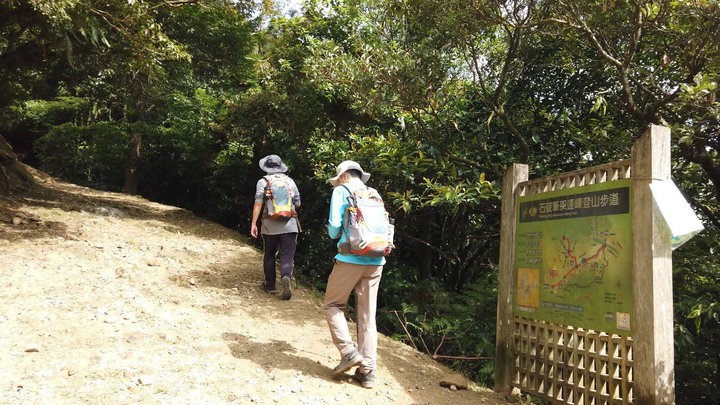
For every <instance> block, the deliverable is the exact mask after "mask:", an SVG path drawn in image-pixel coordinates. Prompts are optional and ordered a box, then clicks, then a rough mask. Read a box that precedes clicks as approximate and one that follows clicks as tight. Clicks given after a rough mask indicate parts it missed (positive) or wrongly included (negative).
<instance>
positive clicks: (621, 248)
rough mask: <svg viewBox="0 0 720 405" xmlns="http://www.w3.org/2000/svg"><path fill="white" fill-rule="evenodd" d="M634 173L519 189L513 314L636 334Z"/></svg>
mask: <svg viewBox="0 0 720 405" xmlns="http://www.w3.org/2000/svg"><path fill="white" fill-rule="evenodd" d="M630 186H631V183H630V180H618V181H613V182H607V183H599V184H594V185H590V186H585V187H575V188H570V189H564V190H557V191H552V192H548V193H542V194H536V195H531V196H526V197H520V198H519V200H518V211H517V235H516V238H515V239H516V242H515V243H516V245H515V269H516V277H515V282H516V284H515V289H516V290H515V306H514V310H515V314H516V315H519V316H524V317H527V318H532V319H537V320H543V321H547V322H553V323H559V324H563V325H572V326H574V327H580V328H585V329H594V330H598V331H604V332H608V333H617V334H620V335H624V336H631V326H632V323H631V319H630V315H631V314H632V226H631V216H630Z"/></svg>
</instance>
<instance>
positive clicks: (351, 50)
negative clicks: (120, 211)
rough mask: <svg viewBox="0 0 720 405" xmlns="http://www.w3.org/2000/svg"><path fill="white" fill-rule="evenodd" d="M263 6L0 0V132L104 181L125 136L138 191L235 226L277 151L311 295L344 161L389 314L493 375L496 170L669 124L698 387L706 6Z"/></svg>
mask: <svg viewBox="0 0 720 405" xmlns="http://www.w3.org/2000/svg"><path fill="white" fill-rule="evenodd" d="M272 3H273V2H263V5H262V10H260V11H258V13H254V12H253V10H252V4H251V3H250V2H244V1H241V2H237V1H230V0H203V1H201V2H187V3H186V2H175V3H173V2H168V1H163V0H148V1H126V0H109V1H96V0H92V1H82V2H81V1H75V0H60V1H52V2H47V1H36V0H14V1H9V2H7V1H6V2H2V3H0V34H2V35H0V92H2V94H3V95H4V96H5V97H4V98H3V99H2V100H0V131H1V132H2V133H3V134H4V135H7V137H8V140H10V141H11V143H12V144H13V146H14V147H16V150H19V149H20V150H21V151H20V154H21V155H26V156H27V157H28V159H32V158H33V156H37V157H38V158H39V159H40V162H41V167H42V168H43V169H44V170H47V171H48V172H50V173H51V174H54V175H60V176H63V177H65V178H67V179H68V180H71V181H74V182H77V183H80V184H84V185H89V186H93V187H98V188H107V189H113V190H119V189H120V187H121V186H122V185H123V180H124V178H123V175H124V173H123V170H124V167H125V164H126V163H127V162H126V159H125V156H126V155H127V152H128V148H127V147H128V144H129V140H130V137H131V135H140V136H141V138H142V150H141V151H140V155H139V161H138V167H137V173H138V181H139V185H138V191H139V192H140V193H141V194H143V195H144V196H146V197H148V198H151V199H154V200H157V201H162V202H166V203H171V204H175V205H180V206H183V207H186V208H190V209H192V210H194V211H195V212H198V213H200V214H202V215H203V216H205V217H207V218H210V219H213V220H216V221H219V222H221V223H223V224H225V225H226V226H228V227H231V228H235V229H238V230H239V231H241V232H245V231H246V229H247V228H248V225H249V221H250V214H251V208H252V203H253V201H252V195H253V193H254V187H255V182H256V181H257V179H258V178H259V177H260V176H261V175H262V172H261V171H260V169H259V168H258V167H257V162H258V160H259V159H260V158H262V157H263V156H265V155H267V154H269V153H277V154H279V155H281V156H282V158H283V160H284V161H285V162H286V163H287V164H288V166H289V167H290V174H291V175H292V176H293V177H294V178H295V179H296V182H297V183H298V186H299V188H300V190H301V193H302V198H303V207H302V208H301V211H300V219H301V221H302V224H303V228H304V232H303V233H302V235H301V236H300V245H299V248H298V254H297V257H296V268H297V270H296V271H297V273H296V274H298V276H299V277H300V278H302V279H303V281H305V282H306V283H308V284H309V285H312V286H314V287H315V288H317V289H318V290H322V289H324V286H325V282H326V279H327V275H328V273H329V272H330V269H331V266H332V263H331V260H330V258H331V257H332V256H333V255H334V253H335V245H334V242H333V241H331V240H329V239H328V237H327V235H326V229H325V223H326V220H327V209H328V207H327V205H328V199H329V196H330V193H331V191H332V190H331V187H330V186H329V185H328V184H327V179H328V178H329V177H331V176H333V175H334V168H335V166H336V165H337V164H338V163H339V162H340V161H342V160H345V159H353V160H357V161H358V162H360V163H361V165H362V166H363V168H365V169H366V170H368V171H370V172H371V173H372V177H371V180H370V184H371V185H372V186H373V187H375V188H377V189H379V190H380V191H381V192H382V193H383V195H384V196H385V197H386V202H387V205H388V208H389V209H390V210H391V212H392V215H393V217H394V218H395V219H396V243H397V249H396V250H395V251H394V253H393V255H392V256H391V258H390V260H389V262H388V264H387V266H386V268H385V272H384V276H383V282H382V284H381V288H382V293H381V296H380V297H379V301H380V302H379V304H380V305H379V306H380V310H379V315H378V322H379V325H380V328H381V329H382V330H383V331H385V332H387V333H388V334H390V335H392V336H395V337H397V338H399V339H402V340H404V341H406V342H407V343H408V344H411V345H414V346H415V347H417V348H418V349H419V350H422V351H425V352H427V353H428V354H431V355H435V356H436V357H437V359H438V360H439V361H443V362H446V363H448V364H451V365H453V366H454V367H456V368H457V369H459V370H461V371H464V372H467V374H469V375H471V376H473V377H474V378H476V379H477V380H479V381H483V382H485V383H490V381H491V379H492V373H493V363H492V361H489V360H487V359H485V358H486V357H491V356H492V355H493V353H494V348H493V345H494V328H495V319H494V317H495V307H496V303H495V296H496V291H495V285H496V283H497V280H496V277H497V276H496V273H497V261H498V252H499V241H498V240H499V230H500V223H499V211H500V207H501V202H500V200H499V195H500V190H499V188H500V184H501V180H502V177H503V173H504V171H505V169H506V168H507V167H508V166H509V165H511V164H513V163H527V164H528V165H529V169H530V176H531V177H533V178H534V177H539V176H543V175H548V174H553V173H557V172H565V171H571V170H575V169H578V168H583V167H587V166H590V165H594V164H596V163H597V164H600V163H607V162H610V161H614V160H619V159H626V158H628V157H629V155H630V148H631V145H632V144H633V141H634V139H635V138H636V137H637V136H638V135H639V134H640V133H642V131H643V130H644V129H645V128H646V126H647V124H649V123H663V124H666V125H669V126H671V128H672V134H673V155H672V156H673V177H674V179H675V181H676V183H677V184H678V185H679V186H680V188H681V189H682V190H683V191H685V192H686V194H687V197H688V199H689V200H690V201H691V203H692V205H693V207H694V208H696V210H697V211H698V213H699V214H700V215H701V216H702V218H703V220H704V221H705V223H706V226H707V230H706V231H705V232H704V233H703V234H702V235H701V236H698V237H696V239H695V240H693V241H691V242H690V243H688V244H686V245H684V246H683V247H682V248H681V249H679V250H678V251H676V252H675V253H674V256H675V257H674V267H675V274H674V275H675V289H676V291H675V303H676V308H675V309H676V350H677V361H676V373H675V374H676V378H677V384H676V386H677V388H678V400H679V401H682V402H683V403H707V402H710V401H712V400H713V398H714V397H713V389H715V390H716V388H717V386H716V384H717V382H716V381H714V380H713V379H712V378H713V377H712V376H713V373H714V372H715V373H716V372H717V370H718V364H719V362H720V357H718V356H719V354H718V349H717V348H718V347H720V341H719V340H720V337H719V336H718V330H719V329H720V328H718V300H717V297H718V295H719V293H720V292H718V290H717V285H716V284H717V283H716V280H717V279H718V276H719V275H720V265H718V264H717V263H716V262H715V261H713V260H707V259H708V258H709V257H714V255H717V252H718V249H719V248H720V247H718V245H717V243H718V240H720V235H718V233H717V232H718V228H720V216H719V214H720V206H719V205H718V200H719V199H720V198H719V197H720V170H718V166H719V165H720V163H719V162H720V161H719V160H718V159H719V156H718V148H719V145H718V144H719V140H718V129H719V128H720V124H719V123H720V103H718V101H717V100H718V99H720V98H719V97H718V96H719V95H720V94H719V93H718V87H717V81H718V72H719V71H720V45H718V44H720V36H719V35H720V29H719V28H720V7H718V5H717V4H715V2H711V1H697V2H677V1H660V2H653V3H647V2H603V1H589V2H566V1H561V2H539V3H538V2H530V3H527V2H504V3H503V2H500V3H498V2H480V3H478V2H466V1H457V0H443V1H440V0H415V1H412V2H397V1H391V0H347V1H324V0H312V1H306V2H305V4H306V9H305V10H304V11H303V13H301V14H298V15H296V16H292V17H290V16H282V15H280V13H279V12H277V11H274V10H270V9H269V7H271V5H272ZM171 5H174V6H171ZM38 138H39V139H40V140H38V141H37V143H36V148H35V149H33V148H32V147H26V148H23V143H25V144H32V141H33V140H36V139H38ZM25 149H27V150H25ZM30 161H31V160H30ZM713 384H715V385H713Z"/></svg>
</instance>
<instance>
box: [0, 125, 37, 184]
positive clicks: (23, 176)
mask: <svg viewBox="0 0 720 405" xmlns="http://www.w3.org/2000/svg"><path fill="white" fill-rule="evenodd" d="M34 183H35V179H34V178H33V176H32V175H31V174H30V173H29V172H28V171H27V170H25V167H24V166H23V165H22V164H20V162H18V160H17V156H16V155H15V152H13V150H12V148H11V147H10V145H9V144H8V143H7V141H6V140H5V138H3V137H2V135H0V195H8V194H10V193H11V192H12V191H13V190H15V189H19V188H24V189H27V188H29V187H31V186H32V185H33V184H34Z"/></svg>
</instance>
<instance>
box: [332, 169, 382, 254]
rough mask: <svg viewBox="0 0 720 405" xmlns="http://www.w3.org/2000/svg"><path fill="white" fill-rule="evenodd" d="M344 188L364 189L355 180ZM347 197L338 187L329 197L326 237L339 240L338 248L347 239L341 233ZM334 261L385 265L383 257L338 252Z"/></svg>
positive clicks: (343, 190) (343, 188) (358, 180)
mask: <svg viewBox="0 0 720 405" xmlns="http://www.w3.org/2000/svg"><path fill="white" fill-rule="evenodd" d="M345 186H347V187H348V188H349V189H350V190H353V191H354V190H357V189H359V188H363V187H365V185H364V184H363V182H362V181H360V179H356V178H353V179H351V180H350V182H349V183H346V184H345ZM349 196H350V193H349V192H348V191H347V190H346V189H345V187H343V186H338V187H335V189H333V193H332V197H330V215H329V216H328V224H327V229H328V235H329V236H330V238H331V239H338V238H339V240H338V243H337V246H338V247H339V246H340V244H341V243H343V242H345V240H346V239H347V238H346V236H345V233H344V232H343V231H342V228H343V224H344V223H345V212H346V211H347V206H348V197H349ZM335 260H338V261H341V262H345V263H352V264H362V265H371V266H382V265H384V264H385V258H384V257H366V256H358V255H356V254H346V255H344V254H342V253H339V252H338V254H337V255H335Z"/></svg>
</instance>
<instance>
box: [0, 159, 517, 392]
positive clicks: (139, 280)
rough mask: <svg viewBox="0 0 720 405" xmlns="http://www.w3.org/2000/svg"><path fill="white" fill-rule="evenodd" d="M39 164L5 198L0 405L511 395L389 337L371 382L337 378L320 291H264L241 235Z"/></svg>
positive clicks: (254, 256)
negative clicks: (75, 181)
mask: <svg viewBox="0 0 720 405" xmlns="http://www.w3.org/2000/svg"><path fill="white" fill-rule="evenodd" d="M34 175H35V176H36V178H37V181H38V183H39V187H38V188H37V190H35V191H33V192H32V193H28V194H25V195H19V196H14V197H0V275H1V276H2V277H1V278H0V283H2V295H1V296H0V307H1V308H2V311H0V325H1V327H0V348H2V349H1V353H0V383H2V385H0V403H2V404H19V403H23V404H25V403H26V404H64V403H67V404H82V403H92V404H100V403H102V404H201V403H203V404H216V403H217V404H223V403H235V404H247V403H258V404H275V403H282V404H504V403H507V402H506V401H505V398H504V397H503V396H501V395H499V394H495V393H493V392H491V391H490V390H487V389H482V388H479V387H476V386H473V385H472V384H471V386H470V389H468V390H460V391H453V390H450V389H447V388H443V387H440V385H439V381H440V379H441V378H442V377H444V376H446V375H447V374H450V373H451V372H450V371H449V370H447V369H445V368H443V367H441V366H440V365H438V364H437V363H435V362H434V361H433V360H431V359H430V358H428V357H427V356H425V355H423V354H420V353H418V352H415V351H413V350H412V349H411V348H409V347H407V346H406V345H403V344H401V343H398V342H394V341H391V340H389V339H387V338H385V337H382V336H381V341H380V350H379V378H380V382H379V384H378V386H377V387H376V388H375V389H373V390H367V389H363V388H362V387H360V386H359V385H358V384H356V383H353V382H352V381H350V378H349V376H350V375H349V374H348V375H346V376H345V377H344V378H341V379H334V378H332V376H331V373H330V369H331V368H332V367H333V366H334V365H335V364H336V363H337V361H338V355H337V352H336V349H335V348H334V346H333V345H332V342H331V341H330V338H329V333H328V330H327V325H326V322H325V318H324V315H323V312H322V308H321V299H320V297H318V296H317V295H316V294H313V293H312V292H310V291H307V290H304V289H302V288H296V289H295V291H294V295H293V298H292V300H290V301H282V300H280V299H279V298H278V297H277V296H274V295H268V294H266V293H264V292H262V291H261V290H260V289H259V284H260V281H261V277H262V275H261V274H262V271H261V269H260V266H261V259H262V256H261V253H260V252H258V251H257V250H256V249H255V248H253V247H251V246H250V245H249V244H247V243H246V242H247V240H246V239H245V237H244V236H242V235H239V234H237V233H235V232H232V231H230V230H228V229H226V228H224V227H222V226H219V225H217V224H214V223H211V222H208V221H205V220H202V219H200V218H198V217H196V216H194V215H192V214H191V213H189V212H187V211H184V210H181V209H177V208H174V207H170V206H165V205H160V204H156V203H152V202H149V201H146V200H143V199H141V198H137V197H133V196H128V195H123V194H115V193H107V192H101V191H97V190H92V189H88V188H83V187H79V186H76V185H72V184H67V183H63V182H60V181H58V180H56V179H53V178H50V177H48V176H45V175H43V174H42V173H38V172H34Z"/></svg>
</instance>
